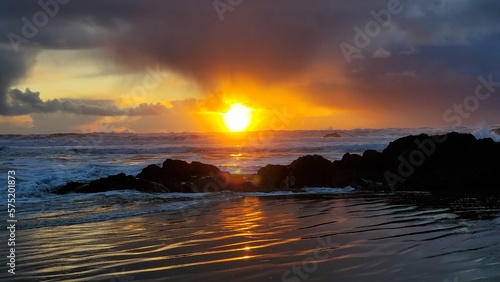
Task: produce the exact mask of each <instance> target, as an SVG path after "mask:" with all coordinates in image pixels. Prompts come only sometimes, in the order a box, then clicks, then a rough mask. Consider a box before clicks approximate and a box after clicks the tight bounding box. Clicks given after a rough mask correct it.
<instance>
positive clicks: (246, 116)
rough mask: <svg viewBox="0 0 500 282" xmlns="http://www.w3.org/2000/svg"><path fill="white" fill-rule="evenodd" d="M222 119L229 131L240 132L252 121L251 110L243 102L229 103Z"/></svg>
mask: <svg viewBox="0 0 500 282" xmlns="http://www.w3.org/2000/svg"><path fill="white" fill-rule="evenodd" d="M223 119H224V124H225V125H226V127H227V129H228V130H229V131H232V132H241V131H244V130H246V129H247V128H248V127H249V126H250V124H251V123H252V110H251V109H250V108H248V107H246V106H244V105H243V104H231V105H230V106H229V110H228V111H227V112H226V113H225V114H223Z"/></svg>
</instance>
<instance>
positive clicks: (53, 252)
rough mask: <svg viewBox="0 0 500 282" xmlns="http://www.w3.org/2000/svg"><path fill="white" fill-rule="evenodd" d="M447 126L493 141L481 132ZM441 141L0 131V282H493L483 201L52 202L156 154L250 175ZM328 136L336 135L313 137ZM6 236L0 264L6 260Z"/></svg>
mask: <svg viewBox="0 0 500 282" xmlns="http://www.w3.org/2000/svg"><path fill="white" fill-rule="evenodd" d="M455 130H456V131H459V132H471V133H473V134H474V135H475V136H476V137H478V138H484V137H492V138H494V139H495V140H496V141H500V138H499V136H498V135H494V134H492V133H490V132H489V129H488V128H460V129H455ZM448 131H450V129H448V128H418V129H355V130H325V131H276V132H274V131H266V132H250V133H242V134H230V133H162V134H134V133H87V134H51V135H0V156H1V158H0V172H2V173H4V174H5V177H3V179H7V172H8V171H12V170H15V175H16V203H15V205H16V219H17V220H18V221H17V223H16V274H15V275H12V274H10V273H7V267H6V264H5V263H3V264H2V265H3V268H4V269H3V271H2V273H0V279H2V281H7V280H5V279H6V278H8V279H9V280H8V281H67V280H71V281H199V280H206V281H306V280H307V281H353V280H354V281H369V280H371V281H373V280H375V281H500V256H499V255H498V254H499V253H500V252H499V251H500V240H499V239H498V238H500V217H499V214H500V203H499V202H498V200H497V199H496V198H436V197H435V196H433V195H430V194H425V193H397V194H391V195H387V194H375V193H360V192H356V191H354V189H352V188H350V187H345V188H344V187H310V188H307V189H305V190H304V191H303V192H301V193H292V192H275V193H234V192H228V191H224V192H220V193H194V194H181V193H169V194H147V193H140V192H135V191H113V192H107V193H96V194H67V195H54V194H52V193H51V191H52V190H53V189H54V188H56V187H58V186H60V185H63V184H65V183H66V182H68V181H88V180H93V179H97V178H100V177H105V176H108V175H112V174H117V173H120V172H124V173H126V174H131V175H136V174H137V173H139V172H140V171H141V169H142V168H144V167H145V166H147V165H149V164H161V163H162V162H163V161H164V160H165V159H166V158H173V159H181V160H186V161H189V162H190V161H201V162H204V163H209V164H213V165H216V166H218V167H219V168H220V169H221V170H227V171H229V172H231V173H241V174H249V173H255V172H256V171H257V170H258V169H259V168H260V167H263V166H265V165H266V164H289V163H290V162H292V161H293V160H295V159H297V158H298V157H300V156H303V155H307V154H319V155H322V156H324V157H325V158H327V159H330V160H337V159H340V158H342V156H343V155H344V154H345V153H346V152H350V153H362V152H363V151H365V150H368V149H373V150H383V149H384V148H385V147H386V146H387V145H388V144H389V142H391V141H394V140H395V139H397V138H400V137H403V136H407V135H411V134H420V133H428V134H438V133H445V132H448ZM331 132H337V133H339V134H340V135H341V136H342V137H341V138H323V136H324V135H325V134H327V133H331ZM6 184H7V181H6V180H5V186H6ZM3 191H4V192H3V193H4V199H5V201H4V202H5V203H4V206H5V208H7V195H6V194H7V192H6V189H3ZM4 214H5V216H6V215H7V212H6V209H5V212H4ZM4 222H5V221H4ZM5 230H6V229H5V228H2V234H3V236H2V238H5V243H3V244H2V245H1V247H0V251H1V252H2V253H1V254H2V256H3V254H6V255H7V254H8V248H7V238H8V236H9V235H8V232H7V231H5ZM4 257H5V256H4ZM4 260H5V262H7V259H4Z"/></svg>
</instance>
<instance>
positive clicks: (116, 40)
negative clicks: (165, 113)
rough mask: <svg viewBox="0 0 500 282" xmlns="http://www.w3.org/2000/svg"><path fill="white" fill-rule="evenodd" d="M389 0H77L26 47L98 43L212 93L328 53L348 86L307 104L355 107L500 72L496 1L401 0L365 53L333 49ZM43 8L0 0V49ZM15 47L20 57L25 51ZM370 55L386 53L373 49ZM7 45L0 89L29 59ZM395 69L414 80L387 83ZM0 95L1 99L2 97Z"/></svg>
mask: <svg viewBox="0 0 500 282" xmlns="http://www.w3.org/2000/svg"><path fill="white" fill-rule="evenodd" d="M49 1H50V0H44V1H43V2H44V3H48V2H49ZM55 1H56V0H52V3H57V2H55ZM391 1H395V0H375V1H362V2H361V1H351V0H343V1H330V0H318V1H286V0H276V1H267V0H243V1H241V4H239V5H237V6H235V7H232V9H231V10H228V11H225V12H224V13H223V21H221V17H220V13H219V14H218V13H217V11H216V9H215V8H214V5H213V3H214V1H211V0H210V1H207V0H190V1H186V0H177V1H154V0H151V1H133V0H108V1H101V0H85V1H79V0H72V1H69V3H67V4H64V5H63V4H61V5H59V7H58V8H59V11H58V13H57V14H56V15H55V16H54V17H50V18H49V20H48V23H47V25H46V26H44V27H41V28H39V29H38V31H37V33H36V35H35V36H33V37H32V38H29V42H28V43H25V44H24V43H23V44H22V46H23V47H30V48H32V49H40V48H46V49H87V48H98V47H103V48H105V49H106V50H108V51H109V54H110V57H111V58H112V60H113V61H114V62H116V63H118V64H119V65H120V66H122V67H123V68H125V69H129V70H143V69H144V67H145V66H147V65H150V64H155V65H156V64H158V63H160V64H162V65H166V66H168V67H170V68H172V69H173V70H176V71H178V72H181V73H182V74H184V75H187V76H190V77H192V78H194V79H196V80H197V81H198V82H199V83H200V84H201V85H202V86H205V87H206V88H207V89H209V90H213V89H214V88H216V86H217V83H218V81H219V80H220V79H221V78H228V77H234V76H237V75H242V76H245V77H250V78H252V79H254V80H255V81H258V82H259V83H263V84H265V83H272V82H287V81H291V80H293V79H295V78H296V77H297V76H300V75H301V74H302V73H303V72H304V71H305V70H306V69H307V68H308V67H309V66H311V65H312V64H314V63H316V62H318V61H322V60H323V59H328V60H331V61H332V63H334V64H335V66H336V67H337V68H341V69H343V72H344V75H345V78H346V79H347V80H348V81H347V82H344V83H343V84H342V83H331V82H322V81H314V82H311V84H310V85H304V86H303V89H304V90H305V91H306V92H305V94H307V95H309V96H310V99H311V100H313V101H314V100H317V101H318V103H319V104H326V105H328V104H335V103H338V101H339V100H341V98H343V99H344V100H345V97H338V94H337V92H342V91H344V92H346V90H348V91H351V92H352V95H353V97H354V98H355V99H354V101H355V102H356V103H365V104H373V103H375V104H379V105H380V106H384V105H385V106H386V107H393V106H399V107H414V106H415V105H416V104H415V103H416V102H418V105H422V106H423V105H425V104H426V103H427V104H429V103H430V104H432V105H439V106H441V105H447V104H449V103H450V102H452V101H456V100H458V99H459V98H460V97H463V96H464V95H467V94H466V93H470V91H473V89H474V86H475V84H476V83H477V81H476V80H477V77H478V76H479V75H487V74H489V73H493V74H494V75H497V74H498V73H496V72H497V69H498V60H499V57H500V56H499V55H498V54H497V50H498V49H497V46H498V44H499V43H500V40H499V32H500V2H499V1H486V0H479V1H466V0H457V1H448V0H436V1H401V2H400V3H401V7H402V12H401V13H398V14H394V15H392V16H391V21H390V25H389V26H388V27H385V28H382V29H381V31H380V33H379V34H378V35H377V36H375V37H374V38H370V44H368V46H366V47H364V48H360V50H361V53H362V54H363V57H364V59H359V60H353V63H351V64H348V63H347V62H346V60H345V56H344V54H343V53H342V51H341V50H340V48H339V44H340V43H341V42H346V43H349V44H352V45H354V40H353V39H354V36H355V31H354V27H359V28H360V29H362V30H363V29H364V28H365V25H366V24H367V23H369V22H370V21H373V20H374V18H373V16H372V13H371V12H372V11H373V12H378V11H380V10H382V9H387V6H388V3H393V2H391ZM220 2H223V3H229V2H227V1H225V0H221V1H220ZM233 2H237V1H233ZM41 10H42V8H41V7H40V6H39V4H38V1H22V0H19V1H3V2H2V3H1V4H0V19H1V20H0V22H1V25H0V35H1V36H0V44H3V45H4V46H9V45H10V40H9V38H8V36H7V35H8V34H9V33H16V34H18V35H22V28H23V21H22V20H21V19H22V18H23V17H26V18H27V19H30V20H31V19H32V17H33V15H34V14H36V13H37V12H38V11H41ZM381 48H383V49H381ZM22 50H23V51H22V54H25V52H26V50H30V49H26V48H25V49H22ZM325 50H327V51H325ZM377 50H386V51H388V52H389V53H390V54H391V55H390V56H389V55H388V53H384V54H385V55H384V56H380V54H381V53H380V52H378V53H377ZM415 50H416V51H418V52H415ZM4 51H5V50H3V51H0V62H1V63H2V66H1V67H0V68H2V67H3V68H9V67H4V60H5V61H6V62H7V64H9V60H10V65H11V67H12V68H13V70H17V72H16V71H14V72H12V73H9V74H8V77H6V78H0V79H1V80H0V87H2V89H6V88H7V87H8V86H9V85H10V84H11V83H12V81H14V80H16V79H18V78H19V77H21V76H22V75H23V74H24V73H25V71H26V67H24V68H20V67H19V66H26V64H22V63H19V62H22V60H23V59H24V57H21V56H18V57H17V58H9V57H8V56H2V53H5V52H4ZM409 51H411V52H409ZM318 54H319V55H318ZM15 60H18V61H19V62H17V61H15ZM18 65H19V66H18ZM0 72H1V73H2V74H3V73H4V70H2V69H0ZM398 73H399V74H401V73H403V74H404V73H406V74H409V73H411V74H414V75H413V76H412V77H408V76H407V77H405V78H404V79H396V81H394V78H396V77H398V76H397V74H398ZM391 77H392V81H389V80H387V79H391ZM496 79H497V80H499V79H500V78H498V77H496ZM403 82H405V83H403ZM471 89H472V90H471ZM367 90H370V91H367ZM208 92H209V91H208ZM0 93H3V94H0V95H3V98H2V97H0V98H2V99H1V101H4V105H6V104H5V100H6V95H7V93H9V92H7V91H3V92H0ZM45 103H46V104H47V103H48V102H45ZM346 103H348V102H346ZM11 106H12V105H11ZM46 106H47V107H48V105H46ZM28 108H29V107H28ZM21 109H22V107H21ZM32 109H34V108H32ZM108 110H109V109H108ZM111 110H112V109H111ZM23 111H24V112H27V110H23ZM114 111H117V110H116V109H115V110H114ZM14 112H15V111H14ZM111 112H113V110H112V111H111Z"/></svg>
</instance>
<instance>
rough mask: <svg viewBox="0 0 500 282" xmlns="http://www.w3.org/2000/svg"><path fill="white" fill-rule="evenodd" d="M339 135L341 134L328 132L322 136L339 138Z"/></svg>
mask: <svg viewBox="0 0 500 282" xmlns="http://www.w3.org/2000/svg"><path fill="white" fill-rule="evenodd" d="M340 137H342V136H341V135H340V134H338V133H328V134H325V135H324V136H323V138H340Z"/></svg>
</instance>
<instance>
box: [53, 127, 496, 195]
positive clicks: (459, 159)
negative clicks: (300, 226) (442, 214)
mask: <svg viewBox="0 0 500 282" xmlns="http://www.w3.org/2000/svg"><path fill="white" fill-rule="evenodd" d="M498 175H500V143H496V142H494V141H493V140H492V139H490V138H487V139H481V140H477V139H476V138H475V137H474V136H473V135H471V134H459V133H455V132H452V133H449V134H446V135H436V136H429V135H425V134H421V135H417V136H407V137H403V138H400V139H398V140H395V141H393V142H391V143H390V144H389V146H388V147H387V148H386V149H385V150H383V151H382V152H377V151H373V150H368V151H365V152H364V153H363V155H356V154H349V153H346V154H345V155H344V156H343V157H342V159H341V160H337V161H334V162H331V161H329V160H327V159H325V158H323V157H321V156H318V155H313V156H303V157H300V158H298V159H297V160H295V161H293V162H292V163H291V164H289V165H287V166H285V165H267V166H265V167H263V168H261V169H259V171H258V172H257V174H256V175H254V176H252V177H245V176H242V175H237V174H230V173H229V172H221V171H220V170H219V169H218V168H217V167H215V166H213V165H208V164H203V163H200V162H192V163H187V162H185V161H180V160H171V159H167V160H165V162H163V165H162V167H159V166H157V165H149V166H147V167H146V168H144V169H143V170H142V171H141V173H139V174H138V175H137V177H133V176H127V175H125V174H123V173H122V174H118V175H113V176H109V177H106V178H101V179H98V180H94V181H90V182H88V183H81V182H68V183H67V184H66V185H65V186H62V187H59V188H58V189H56V191H55V193H58V194H65V193H69V192H79V193H92V192H103V191H111V190H123V189H134V190H138V191H144V192H215V191H223V190H231V191H238V192H257V191H259V192H268V191H274V190H285V189H286V190H294V189H300V188H303V187H345V186H352V187H354V188H356V189H359V190H371V191H397V190H413V191H431V192H446V193H462V194H463V193H468V192H479V193H486V194H498V193H500V184H499V181H498Z"/></svg>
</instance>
